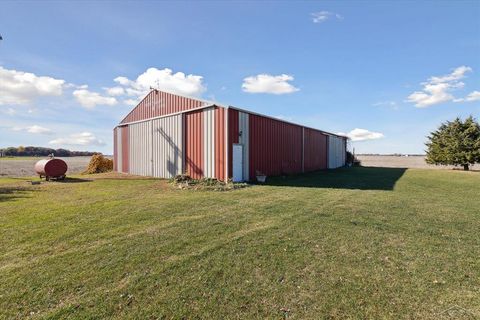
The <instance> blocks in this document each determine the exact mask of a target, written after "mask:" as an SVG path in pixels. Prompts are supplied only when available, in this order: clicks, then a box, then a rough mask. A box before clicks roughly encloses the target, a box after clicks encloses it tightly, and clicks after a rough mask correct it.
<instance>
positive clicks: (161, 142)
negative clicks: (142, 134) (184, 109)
mask: <svg viewBox="0 0 480 320" xmlns="http://www.w3.org/2000/svg"><path fill="white" fill-rule="evenodd" d="M151 122H152V138H153V141H152V150H153V151H152V158H153V159H152V160H153V161H152V164H153V168H152V175H153V176H154V177H158V178H167V179H169V178H173V177H175V176H176V175H178V174H182V173H183V149H184V148H183V116H182V115H181V114H179V115H176V116H171V117H165V118H160V119H155V120H151Z"/></svg>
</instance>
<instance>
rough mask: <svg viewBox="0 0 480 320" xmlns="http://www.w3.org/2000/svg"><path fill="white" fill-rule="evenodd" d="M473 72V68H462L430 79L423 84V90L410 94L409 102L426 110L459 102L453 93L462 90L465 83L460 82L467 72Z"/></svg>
mask: <svg viewBox="0 0 480 320" xmlns="http://www.w3.org/2000/svg"><path fill="white" fill-rule="evenodd" d="M471 71H472V68H470V67H467V66H461V67H458V68H456V69H455V70H453V71H452V72H451V73H450V74H448V75H444V76H440V77H430V78H429V79H428V81H427V82H423V83H422V85H423V89H422V90H421V91H415V92H413V93H412V94H410V95H409V96H408V97H407V101H408V102H412V103H414V104H415V106H416V107H418V108H426V107H430V106H433V105H435V104H439V103H444V102H448V101H455V102H458V101H459V100H458V99H455V97H454V96H453V95H452V94H451V91H452V90H454V89H458V88H462V87H463V86H464V83H463V82H461V81H460V80H461V79H463V78H465V74H466V73H467V72H471Z"/></svg>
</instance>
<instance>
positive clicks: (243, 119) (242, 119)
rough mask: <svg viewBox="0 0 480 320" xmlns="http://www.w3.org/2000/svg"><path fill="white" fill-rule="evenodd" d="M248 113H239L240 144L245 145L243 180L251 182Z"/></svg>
mask: <svg viewBox="0 0 480 320" xmlns="http://www.w3.org/2000/svg"><path fill="white" fill-rule="evenodd" d="M248 117H249V116H248V113H245V112H239V113H238V130H239V131H238V143H240V144H241V145H243V159H242V160H243V179H244V180H249V176H250V170H249V165H248V164H249V142H250V141H249V140H250V139H249V125H248Z"/></svg>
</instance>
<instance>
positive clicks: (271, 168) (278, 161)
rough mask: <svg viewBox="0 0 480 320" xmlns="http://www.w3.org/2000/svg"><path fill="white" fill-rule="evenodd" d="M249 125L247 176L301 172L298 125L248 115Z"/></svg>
mask: <svg viewBox="0 0 480 320" xmlns="http://www.w3.org/2000/svg"><path fill="white" fill-rule="evenodd" d="M249 127H250V131H249V135H250V137H249V140H250V145H249V149H250V150H249V151H250V154H249V155H250V157H249V158H250V161H249V166H250V179H254V178H255V175H256V171H260V172H262V173H264V174H266V175H268V176H275V175H282V174H292V173H300V172H301V171H302V127H301V126H297V125H293V124H289V123H285V122H282V121H278V120H274V119H270V118H266V117H262V116H259V115H254V114H250V115H249Z"/></svg>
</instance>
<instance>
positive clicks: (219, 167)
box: [215, 107, 226, 180]
mask: <svg viewBox="0 0 480 320" xmlns="http://www.w3.org/2000/svg"><path fill="white" fill-rule="evenodd" d="M225 156H226V155H225V109H224V108H218V107H216V108H215V177H216V178H217V179H218V180H226V179H225Z"/></svg>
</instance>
